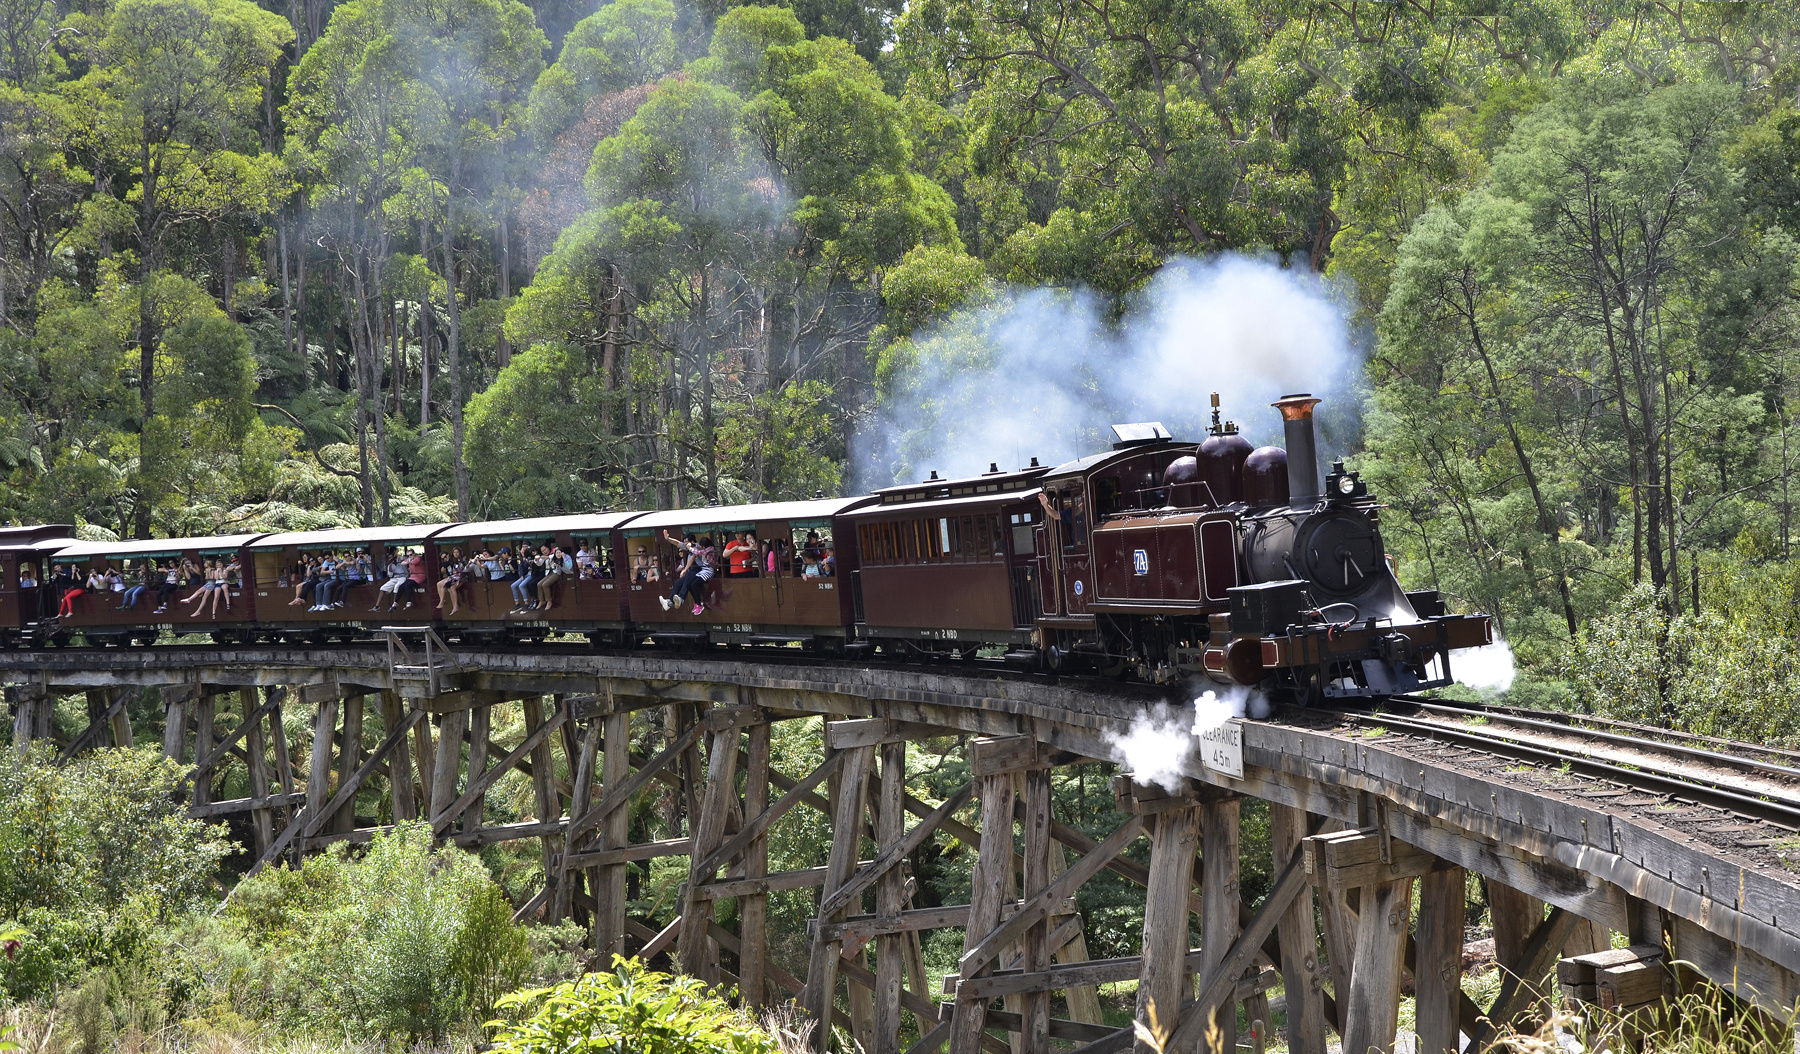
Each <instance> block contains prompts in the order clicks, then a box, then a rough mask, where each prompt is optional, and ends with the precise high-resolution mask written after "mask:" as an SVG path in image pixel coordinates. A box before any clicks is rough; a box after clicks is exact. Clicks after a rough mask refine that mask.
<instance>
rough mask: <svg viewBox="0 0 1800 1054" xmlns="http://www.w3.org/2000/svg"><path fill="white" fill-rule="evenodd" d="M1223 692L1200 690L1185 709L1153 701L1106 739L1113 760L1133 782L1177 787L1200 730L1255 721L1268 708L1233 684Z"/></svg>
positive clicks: (1191, 762) (1190, 768)
mask: <svg viewBox="0 0 1800 1054" xmlns="http://www.w3.org/2000/svg"><path fill="white" fill-rule="evenodd" d="M1224 692H1225V694H1224V695H1220V694H1219V693H1218V692H1217V691H1213V690H1211V689H1209V690H1207V691H1205V692H1202V693H1200V696H1199V698H1197V699H1195V700H1194V702H1193V709H1192V710H1191V711H1189V710H1186V709H1183V708H1176V707H1169V706H1164V705H1161V704H1158V705H1157V706H1155V707H1152V708H1151V710H1150V712H1149V713H1146V714H1141V715H1139V716H1137V717H1135V718H1133V719H1132V721H1131V727H1130V728H1129V729H1127V730H1126V731H1125V733H1124V734H1122V735H1120V734H1111V735H1108V737H1107V741H1108V743H1109V744H1110V745H1111V746H1112V749H1113V760H1114V761H1117V762H1118V763H1119V764H1120V765H1122V766H1124V768H1125V770H1126V771H1127V772H1129V773H1131V778H1132V779H1134V780H1137V781H1138V782H1139V783H1145V784H1155V785H1156V786H1158V787H1161V788H1163V789H1164V790H1167V791H1176V790H1180V789H1181V784H1182V781H1183V780H1185V779H1186V778H1187V777H1188V774H1189V773H1191V772H1194V771H1195V770H1196V769H1198V768H1199V766H1200V761H1199V757H1198V754H1197V753H1196V751H1197V750H1198V748H1199V746H1200V736H1201V735H1202V734H1203V733H1206V732H1209V731H1211V730H1212V729H1215V728H1217V727H1219V726H1220V725H1222V724H1224V723H1225V722H1226V721H1229V720H1230V719H1232V718H1234V717H1249V718H1251V719H1252V720H1256V721H1261V720H1263V719H1264V718H1266V717H1268V716H1269V714H1270V713H1271V712H1273V710H1274V707H1273V706H1272V705H1271V704H1270V703H1269V700H1268V698H1267V697H1265V696H1264V695H1263V694H1262V693H1261V692H1257V691H1253V690H1251V689H1249V688H1240V687H1237V686H1236V685H1233V686H1231V687H1228V688H1226V689H1225V690H1224Z"/></svg>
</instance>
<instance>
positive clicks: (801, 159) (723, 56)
mask: <svg viewBox="0 0 1800 1054" xmlns="http://www.w3.org/2000/svg"><path fill="white" fill-rule="evenodd" d="M571 39H573V38H571ZM587 191H588V195H589V198H590V200H591V201H592V202H593V203H594V207H593V208H592V209H591V210H590V211H589V212H588V213H587V214H586V215H584V216H583V217H582V218H581V219H580V220H579V221H578V222H577V223H576V224H575V225H574V226H573V227H571V228H570V229H569V230H568V231H567V232H566V233H565V235H564V237H563V238H562V240H561V241H560V242H559V244H558V247H557V249H556V251H555V252H554V253H552V254H551V256H550V257H549V258H548V259H546V260H545V262H544V265H543V267H542V268H541V269H540V271H539V274H538V278H537V280H536V281H535V282H534V283H533V285H532V287H531V288H528V289H526V290H525V291H524V293H523V295H522V297H521V299H520V302H519V304H518V305H517V306H516V307H515V308H514V309H513V311H512V312H511V313H510V315H509V330H510V331H511V332H512V333H513V334H514V335H515V337H516V338H517V339H519V340H520V341H521V342H527V343H534V342H535V343H544V344H553V343H557V342H561V343H565V344H570V345H574V346H576V347H582V346H585V347H589V348H600V347H603V346H605V345H606V342H607V341H608V340H609V339H611V338H610V337H609V336H608V335H607V331H606V322H605V314H606V311H607V306H606V305H604V304H602V303H600V302H599V301H598V298H597V297H596V296H595V291H597V290H601V289H604V288H606V287H607V284H608V281H609V278H608V275H610V274H611V273H612V272H611V269H612V268H617V269H618V271H619V272H621V273H622V274H623V275H624V276H626V281H627V283H629V285H630V287H631V289H632V292H633V296H634V300H635V301H636V306H635V312H634V313H635V316H636V319H637V323H638V324H637V326H636V328H635V329H634V331H633V333H632V339H631V341H630V354H629V356H628V357H627V361H626V362H624V363H622V364H621V365H620V367H619V377H620V382H621V387H622V388H624V389H626V390H627V391H628V393H629V394H624V395H622V396H614V397H611V404H613V405H618V406H620V408H621V409H623V411H624V413H623V414H622V415H621V416H622V418H623V422H622V427H623V429H624V433H625V435H624V436H621V437H619V438H618V439H616V440H614V441H613V442H612V443H611V444H610V445H611V447H612V454H611V459H612V460H613V464H614V465H615V466H616V467H615V471H616V473H617V477H616V478H617V479H618V480H619V481H620V483H619V485H618V489H619V490H620V491H622V492H623V493H625V494H627V495H630V494H634V493H642V494H655V495H656V500H657V501H658V502H659V503H663V504H669V503H673V504H676V505H681V504H685V503H686V502H687V501H688V500H689V499H690V495H693V494H695V493H698V494H701V495H704V496H705V497H706V498H707V499H709V500H724V499H723V498H721V495H722V494H723V495H724V496H725V497H727V498H736V497H739V496H742V497H761V496H763V495H765V494H771V493H784V494H790V495H791V494H792V491H790V490H789V489H788V488H790V487H795V486H797V485H799V482H800V481H801V480H805V481H809V482H811V483H813V484H814V485H815V486H816V485H822V484H824V483H825V482H827V477H830V480H829V481H830V482H832V483H835V477H832V476H830V474H829V473H822V472H821V470H820V468H819V459H820V458H821V457H824V456H830V455H831V454H832V453H833V446H834V445H835V447H836V450H837V451H841V449H842V447H841V442H842V439H841V437H842V429H843V427H844V422H845V420H846V418H847V413H848V411H849V410H850V409H851V408H852V407H853V406H854V402H855V400H856V399H857V398H858V397H859V390H860V388H861V387H862V386H863V385H865V384H866V383H867V378H866V377H864V376H863V373H864V372H865V365H864V363H865V359H866V351H867V338H868V334H869V332H870V330H871V329H872V328H873V326H874V325H875V323H876V322H877V321H879V304H878V301H877V300H876V297H875V295H874V290H875V285H876V281H877V278H878V275H879V273H880V271H881V270H882V269H883V268H886V267H889V266H892V265H895V264H897V263H898V262H899V260H900V259H901V257H902V256H903V255H904V253H905V252H906V251H907V250H908V249H911V248H913V247H914V246H916V245H919V244H921V243H932V244H938V243H945V244H952V245H959V243H958V241H957V234H956V230H955V225H954V222H953V218H952V207H951V203H950V200H949V198H948V196H947V195H946V194H945V193H944V191H943V190H942V188H940V187H938V186H937V185H936V184H935V183H933V182H932V181H930V180H929V179H926V178H924V177H922V176H920V175H919V174H917V173H916V172H914V171H913V170H912V166H911V153H910V141H909V136H908V131H907V121H906V116H905V113H904V111H903V110H902V109H901V107H900V106H899V104H898V103H897V102H896V101H895V100H894V99H893V98H892V97H891V96H889V95H887V94H886V92H885V91H883V89H882V85H881V82H880V79H879V77H878V76H877V75H876V73H875V71H874V69H873V67H872V66H870V64H869V63H868V62H867V61H866V60H864V59H863V58H861V57H860V56H858V55H857V54H856V53H855V51H854V50H853V49H852V48H851V47H850V46H849V45H848V44H846V43H845V42H843V41H840V40H833V39H818V40H808V39H806V37H805V32H804V30H803V28H802V27H801V25H800V23H799V21H798V20H797V19H796V18H795V16H794V14H793V12H791V11H789V10H786V9H782V8H772V7H743V8H737V9H735V10H733V11H730V12H728V13H727V14H725V15H724V16H722V17H721V18H720V19H719V21H718V25H717V27H716V29H715V31H714V34H713V39H712V43H711V48H710V51H709V53H708V55H707V57H706V58H705V59H703V60H701V61H700V62H697V63H694V64H693V65H692V66H691V67H690V69H689V71H688V75H687V76H684V77H682V78H668V79H665V80H663V81H661V82H660V83H658V84H657V85H656V87H655V88H654V89H653V90H652V91H651V92H650V93H649V95H648V97H647V98H646V99H645V101H644V103H643V104H642V105H641V106H640V107H639V108H638V110H637V112H636V114H635V115H634V116H633V117H632V118H631V119H630V120H629V121H627V122H625V124H624V125H623V126H622V127H621V128H620V129H619V130H618V132H617V133H616V134H614V135H611V136H608V137H607V138H606V139H604V140H602V141H601V142H600V144H599V146H598V147H597V148H596V149H595V151H594V157H593V163H592V165H591V167H590V169H589V172H588V178H587ZM551 358H553V359H554V361H556V362H561V363H564V364H566V365H565V368H573V366H574V364H576V363H580V362H587V363H589V364H590V366H589V367H588V368H589V369H591V368H592V363H593V358H594V357H593V356H592V355H585V356H582V355H577V356H566V355H560V354H559V355H558V356H552V357H551ZM548 361H550V360H549V359H540V360H539V361H538V362H536V363H534V366H533V369H534V371H541V370H542V369H544V368H545V365H546V362H548ZM507 383H508V382H507V381H506V379H504V378H503V379H502V382H501V384H502V386H504V385H506V384H507ZM568 386H569V388H570V390H572V391H573V390H582V389H583V388H584V384H583V382H582V381H581V380H580V379H578V378H574V377H571V378H570V380H569V384H568ZM597 399H598V397H597ZM605 401H606V400H598V402H597V405H598V404H599V403H604V402H605ZM504 402H505V401H504V400H497V399H496V400H490V399H488V398H486V397H484V398H483V399H482V400H481V406H482V421H483V424H482V427H483V428H484V429H488V430H497V432H500V433H506V434H510V435H513V436H515V437H519V436H522V435H526V434H531V433H532V431H533V430H534V429H535V428H537V427H538V426H537V425H532V424H528V423H527V422H526V421H524V420H521V418H522V417H524V416H526V415H523V414H521V413H519V412H517V411H512V412H509V411H508V410H507V409H506V407H505V405H504ZM533 416H536V415H533ZM822 416H824V417H827V418H828V419H834V424H833V427H831V428H827V429H815V428H810V427H806V426H805V422H806V421H809V420H816V419H818V418H819V417H822ZM727 421H729V427H726V422H727ZM626 436H629V437H630V438H629V439H627V438H625V437H626ZM519 441H520V440H519V439H518V438H514V439H513V440H511V441H510V442H512V443H515V444H516V443H518V442H519ZM595 441H597V440H595ZM484 442H488V440H485V439H484ZM515 449H516V447H515ZM839 456H841V454H839Z"/></svg>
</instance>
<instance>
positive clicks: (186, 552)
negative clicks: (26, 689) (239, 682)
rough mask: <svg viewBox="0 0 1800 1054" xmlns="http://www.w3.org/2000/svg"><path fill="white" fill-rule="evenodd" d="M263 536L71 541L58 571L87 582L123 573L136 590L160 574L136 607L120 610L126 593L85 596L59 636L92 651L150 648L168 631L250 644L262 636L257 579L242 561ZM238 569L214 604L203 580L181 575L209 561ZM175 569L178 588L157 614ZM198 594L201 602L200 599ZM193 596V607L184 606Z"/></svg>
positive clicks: (55, 560)
mask: <svg viewBox="0 0 1800 1054" xmlns="http://www.w3.org/2000/svg"><path fill="white" fill-rule="evenodd" d="M258 537H261V536H260V535H255V534H236V535H222V536H219V537H213V538H151V539H147V540H146V539H131V540H127V541H120V542H81V541H77V542H71V543H69V544H67V545H63V546H61V547H60V548H58V549H57V550H56V552H55V555H54V556H53V557H52V558H51V566H52V568H57V567H66V568H68V569H70V570H71V571H73V572H75V574H76V575H77V576H79V578H80V579H81V580H82V581H83V582H85V581H86V579H87V577H88V574H89V572H91V571H104V570H105V569H107V568H108V567H111V568H113V569H114V570H117V571H119V572H120V573H121V574H122V575H123V576H124V579H125V582H126V584H127V585H136V584H138V582H139V580H140V576H141V574H142V572H143V571H144V570H145V569H146V568H147V567H149V566H152V565H153V566H154V567H155V568H156V572H155V575H154V578H155V581H153V582H152V583H151V584H150V586H149V588H148V591H147V593H146V594H145V595H144V597H143V598H142V599H140V600H139V601H138V602H137V603H136V604H134V605H133V606H132V607H130V608H125V609H121V608H120V606H119V604H120V601H121V600H122V599H123V597H122V594H120V593H111V592H108V593H97V592H93V591H85V592H84V593H83V594H82V595H81V596H80V597H77V598H76V599H75V600H74V602H73V603H72V604H71V614H70V615H68V616H67V617H64V618H61V619H59V620H57V629H58V632H59V633H70V632H79V633H80V634H81V635H82V636H83V637H84V638H86V640H87V642H88V643H89V644H115V645H131V644H139V645H143V644H150V643H152V642H154V641H155V640H156V638H157V637H158V636H159V635H160V634H162V633H163V632H165V631H168V632H174V633H209V634H211V635H212V636H213V639H215V640H242V641H249V640H251V639H252V638H253V637H254V636H255V634H256V626H257V623H256V617H257V610H256V604H255V603H254V601H253V599H252V598H253V597H254V595H255V590H256V575H255V571H254V570H253V569H252V568H251V566H250V564H249V562H248V561H245V560H243V559H242V555H243V549H244V546H245V545H246V544H247V543H249V542H252V541H254V540H255V539H257V538H258ZM234 561H235V562H237V563H238V565H239V566H238V568H237V570H236V571H235V572H234V573H233V574H232V575H231V576H230V578H229V579H228V580H227V582H226V585H225V587H224V589H225V596H224V597H222V598H220V600H219V602H218V603H214V602H213V599H212V596H211V594H210V591H201V590H202V588H203V587H202V586H201V585H200V582H201V581H202V579H196V578H191V577H190V576H189V575H187V574H185V573H181V572H182V570H183V568H184V565H186V564H191V565H193V566H196V567H200V568H204V567H205V566H206V564H207V563H208V562H215V563H219V564H230V563H232V562H234ZM171 565H173V566H174V567H175V568H176V570H177V572H178V578H179V581H178V582H177V583H176V587H175V589H174V590H173V591H171V592H170V594H169V604H168V610H166V611H163V612H161V613H160V614H159V613H157V611H156V607H157V603H156V598H157V594H158V592H159V589H160V586H161V584H162V576H163V575H164V574H165V573H166V572H167V570H168V568H169V567H170V566H171ZM196 593H198V595H197V596H196ZM189 597H195V599H194V600H192V601H189V602H188V603H187V604H183V603H182V601H184V600H187V598H189Z"/></svg>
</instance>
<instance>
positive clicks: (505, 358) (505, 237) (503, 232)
mask: <svg viewBox="0 0 1800 1054" xmlns="http://www.w3.org/2000/svg"><path fill="white" fill-rule="evenodd" d="M501 156H502V158H503V159H504V157H505V150H504V148H503V149H502V151H501ZM510 211H511V209H510V207H509V205H508V203H506V202H501V203H500V230H499V236H500V259H499V260H498V261H497V264H498V274H496V276H495V277H496V278H498V279H499V285H500V299H501V301H502V302H504V301H505V300H506V298H507V297H509V296H512V274H511V272H512V238H511V234H510V230H509V228H508V225H507V222H506V217H507V213H508V212H510ZM494 354H495V360H496V361H497V362H498V363H499V366H500V368H501V369H503V370H504V369H506V367H508V366H510V365H511V364H512V343H511V342H510V341H508V340H507V339H506V330H505V329H502V330H501V331H500V341H499V344H498V345H497V346H496V347H495V349H494Z"/></svg>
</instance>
